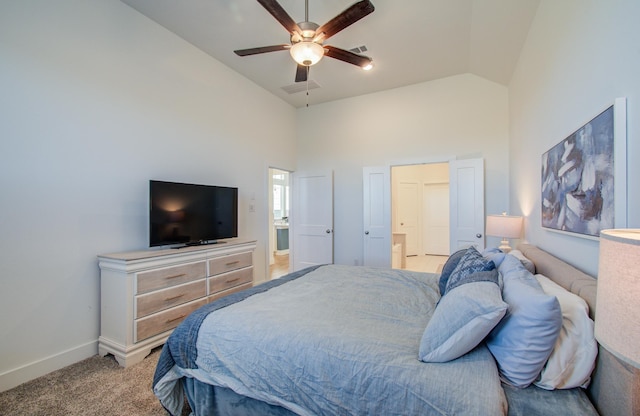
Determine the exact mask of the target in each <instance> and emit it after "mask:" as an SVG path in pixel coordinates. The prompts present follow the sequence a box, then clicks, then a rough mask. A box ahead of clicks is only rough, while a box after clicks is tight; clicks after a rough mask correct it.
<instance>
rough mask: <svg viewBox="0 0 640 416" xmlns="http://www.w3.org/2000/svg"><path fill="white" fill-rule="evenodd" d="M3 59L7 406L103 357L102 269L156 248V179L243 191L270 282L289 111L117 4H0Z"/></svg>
mask: <svg viewBox="0 0 640 416" xmlns="http://www.w3.org/2000/svg"><path fill="white" fill-rule="evenodd" d="M0 57H2V58H1V59H0V91H2V99H1V100H0V190H1V194H0V195H1V196H0V198H1V202H2V209H1V210H0V212H1V217H2V219H1V220H0V256H1V258H0V334H2V335H1V336H0V391H1V390H5V389H7V388H9V387H12V386H13V385H15V384H17V383H19V382H22V381H25V380H26V379H29V378H32V377H35V376H38V375H40V374H44V373H46V372H48V371H51V370H53V369H55V368H58V367H61V366H63V365H66V364H69V363H72V362H75V361H77V360H79V359H81V358H84V357H87V356H90V355H93V354H95V353H96V352H97V347H96V345H97V344H96V343H97V338H98V334H99V310H100V302H99V272H98V265H97V261H96V255H97V254H100V253H107V252H113V251H123V250H131V249H141V248H145V247H147V246H148V240H147V239H148V237H147V221H148V219H147V216H148V211H147V210H148V208H147V203H148V201H147V198H148V181H149V179H162V180H176V181H184V182H194V183H204V184H214V185H226V186H238V187H239V189H240V213H239V217H240V225H239V232H240V236H241V237H247V238H255V239H257V240H258V249H257V252H256V255H255V257H254V259H255V261H256V278H257V279H261V278H263V277H264V274H265V262H266V242H267V238H268V233H267V230H268V224H267V218H268V215H267V210H268V204H267V195H268V192H269V190H268V187H267V183H268V178H267V168H268V166H269V165H272V166H278V167H281V168H285V169H290V170H294V169H295V151H296V149H295V147H296V144H295V123H296V122H295V117H296V112H295V109H294V108H293V107H291V106H289V105H288V104H286V103H284V102H283V101H281V100H279V99H278V98H276V97H274V96H273V95H271V94H269V93H268V92H266V91H265V90H262V89H260V88H258V87H257V86H256V85H255V84H253V83H251V82H249V81H248V80H246V79H245V78H243V77H241V76H240V75H238V74H236V73H235V72H233V71H231V70H230V69H228V68H227V67H225V66H223V65H222V64H220V63H219V62H217V61H215V60H213V59H212V58H210V57H209V56H207V55H205V54H204V53H203V52H201V51H199V50H197V49H195V48H194V47H193V46H191V45H189V44H188V43H186V42H184V41H183V40H181V39H180V38H178V37H176V36H175V35H173V34H171V33H170V32H168V31H167V30H165V29H163V28H161V27H160V26H158V25H156V24H155V23H153V22H151V21H150V20H148V19H147V18H145V17H143V16H142V15H140V14H139V13H137V12H136V11H134V10H133V9H131V8H129V7H128V6H126V5H124V4H123V3H121V2H119V1H117V0H103V1H74V0H58V1H55V2H51V1H47V0H42V1H29V2H23V1H4V2H2V3H0ZM249 149H250V150H249ZM254 197H255V201H251V203H253V204H255V206H256V212H255V213H249V210H248V205H249V202H250V200H251V198H254Z"/></svg>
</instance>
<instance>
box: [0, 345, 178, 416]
mask: <svg viewBox="0 0 640 416" xmlns="http://www.w3.org/2000/svg"><path fill="white" fill-rule="evenodd" d="M159 356H160V348H157V349H155V350H154V351H153V352H152V353H151V354H150V355H149V356H148V357H147V358H145V359H144V360H143V361H142V362H141V363H138V364H135V365H133V366H130V367H128V368H122V367H120V366H119V365H118V363H117V362H116V360H115V359H114V358H113V357H112V356H110V355H109V356H106V357H100V356H98V355H96V356H93V357H90V358H88V359H86V360H83V361H80V362H78V363H75V364H73V365H70V366H68V367H65V368H63V369H61V370H57V371H54V372H52V373H50V374H47V375H44V376H42V377H39V378H37V379H35V380H31V381H29V382H27V383H24V384H22V385H20V386H18V387H15V388H13V389H11V390H7V391H5V392H2V393H0V415H11V416H14V415H15V416H21V415H25V416H26V415H29V416H39V415H43V416H44V415H47V416H51V415H65V416H66V415H96V416H97V415H101V416H104V415H114V416H118V415H122V416H125V415H126V416H134V415H148V416H155V415H158V416H160V415H166V414H167V412H166V411H165V410H164V409H163V407H162V406H161V405H160V402H159V401H158V399H157V398H156V397H155V396H154V395H153V392H152V390H151V382H152V380H153V373H154V371H155V367H156V364H157V362H158V358H159ZM185 408H186V409H185V411H184V412H183V415H188V414H189V413H190V410H189V409H188V406H185Z"/></svg>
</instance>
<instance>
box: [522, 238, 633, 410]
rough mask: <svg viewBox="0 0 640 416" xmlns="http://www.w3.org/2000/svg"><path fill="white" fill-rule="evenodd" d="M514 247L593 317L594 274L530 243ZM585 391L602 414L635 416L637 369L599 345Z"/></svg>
mask: <svg viewBox="0 0 640 416" xmlns="http://www.w3.org/2000/svg"><path fill="white" fill-rule="evenodd" d="M518 249H519V250H520V251H521V252H522V253H523V254H524V255H525V256H526V257H527V258H528V259H530V260H531V261H532V262H533V263H534V264H535V266H536V273H539V274H542V275H544V276H546V277H548V278H549V279H551V280H553V281H555V282H556V283H558V284H559V285H560V286H562V287H564V288H565V289H567V290H569V291H570V292H572V293H575V294H576V295H578V296H580V297H581V298H583V299H584V300H585V301H586V302H587V304H588V305H589V315H590V316H591V318H592V319H595V317H596V316H597V311H596V288H597V282H598V281H597V280H596V279H595V278H594V277H592V276H589V275H588V274H585V273H583V272H581V271H580V270H578V269H576V268H575V267H573V266H571V265H569V264H567V263H565V262H564V261H562V260H560V259H559V258H557V257H554V256H553V255H551V254H549V253H547V252H546V251H544V250H542V249H539V248H538V247H536V246H533V245H531V244H519V245H518ZM639 347H640V346H639ZM588 393H589V397H590V398H591V401H592V402H593V404H594V405H595V406H596V409H598V412H599V413H600V414H601V415H603V416H626V415H629V416H638V415H640V370H639V369H637V368H635V367H633V366H631V365H629V364H627V363H625V362H623V361H620V360H619V359H618V358H616V357H615V356H613V355H612V354H611V353H610V352H609V351H607V350H606V349H605V348H604V347H602V346H601V345H599V346H598V359H597V363H596V369H595V371H594V372H593V376H592V380H591V385H590V386H589V389H588Z"/></svg>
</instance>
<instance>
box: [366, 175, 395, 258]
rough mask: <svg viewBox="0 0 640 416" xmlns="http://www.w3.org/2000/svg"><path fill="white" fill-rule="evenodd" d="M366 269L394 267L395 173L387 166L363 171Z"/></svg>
mask: <svg viewBox="0 0 640 416" xmlns="http://www.w3.org/2000/svg"><path fill="white" fill-rule="evenodd" d="M362 176H363V177H362V181H363V208H364V212H363V220H364V224H363V225H364V227H363V228H364V236H363V238H364V241H363V243H364V253H363V254H364V261H363V264H364V265H365V266H371V267H387V268H390V267H391V173H390V168H389V167H388V166H387V167H365V168H363V175H362Z"/></svg>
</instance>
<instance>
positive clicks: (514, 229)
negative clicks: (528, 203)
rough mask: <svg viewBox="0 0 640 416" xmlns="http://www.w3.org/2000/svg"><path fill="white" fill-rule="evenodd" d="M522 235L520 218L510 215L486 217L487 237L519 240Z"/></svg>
mask: <svg viewBox="0 0 640 416" xmlns="http://www.w3.org/2000/svg"><path fill="white" fill-rule="evenodd" d="M520 233H522V217H515V216H511V215H489V216H487V235H492V236H494V237H502V238H519V237H520Z"/></svg>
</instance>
